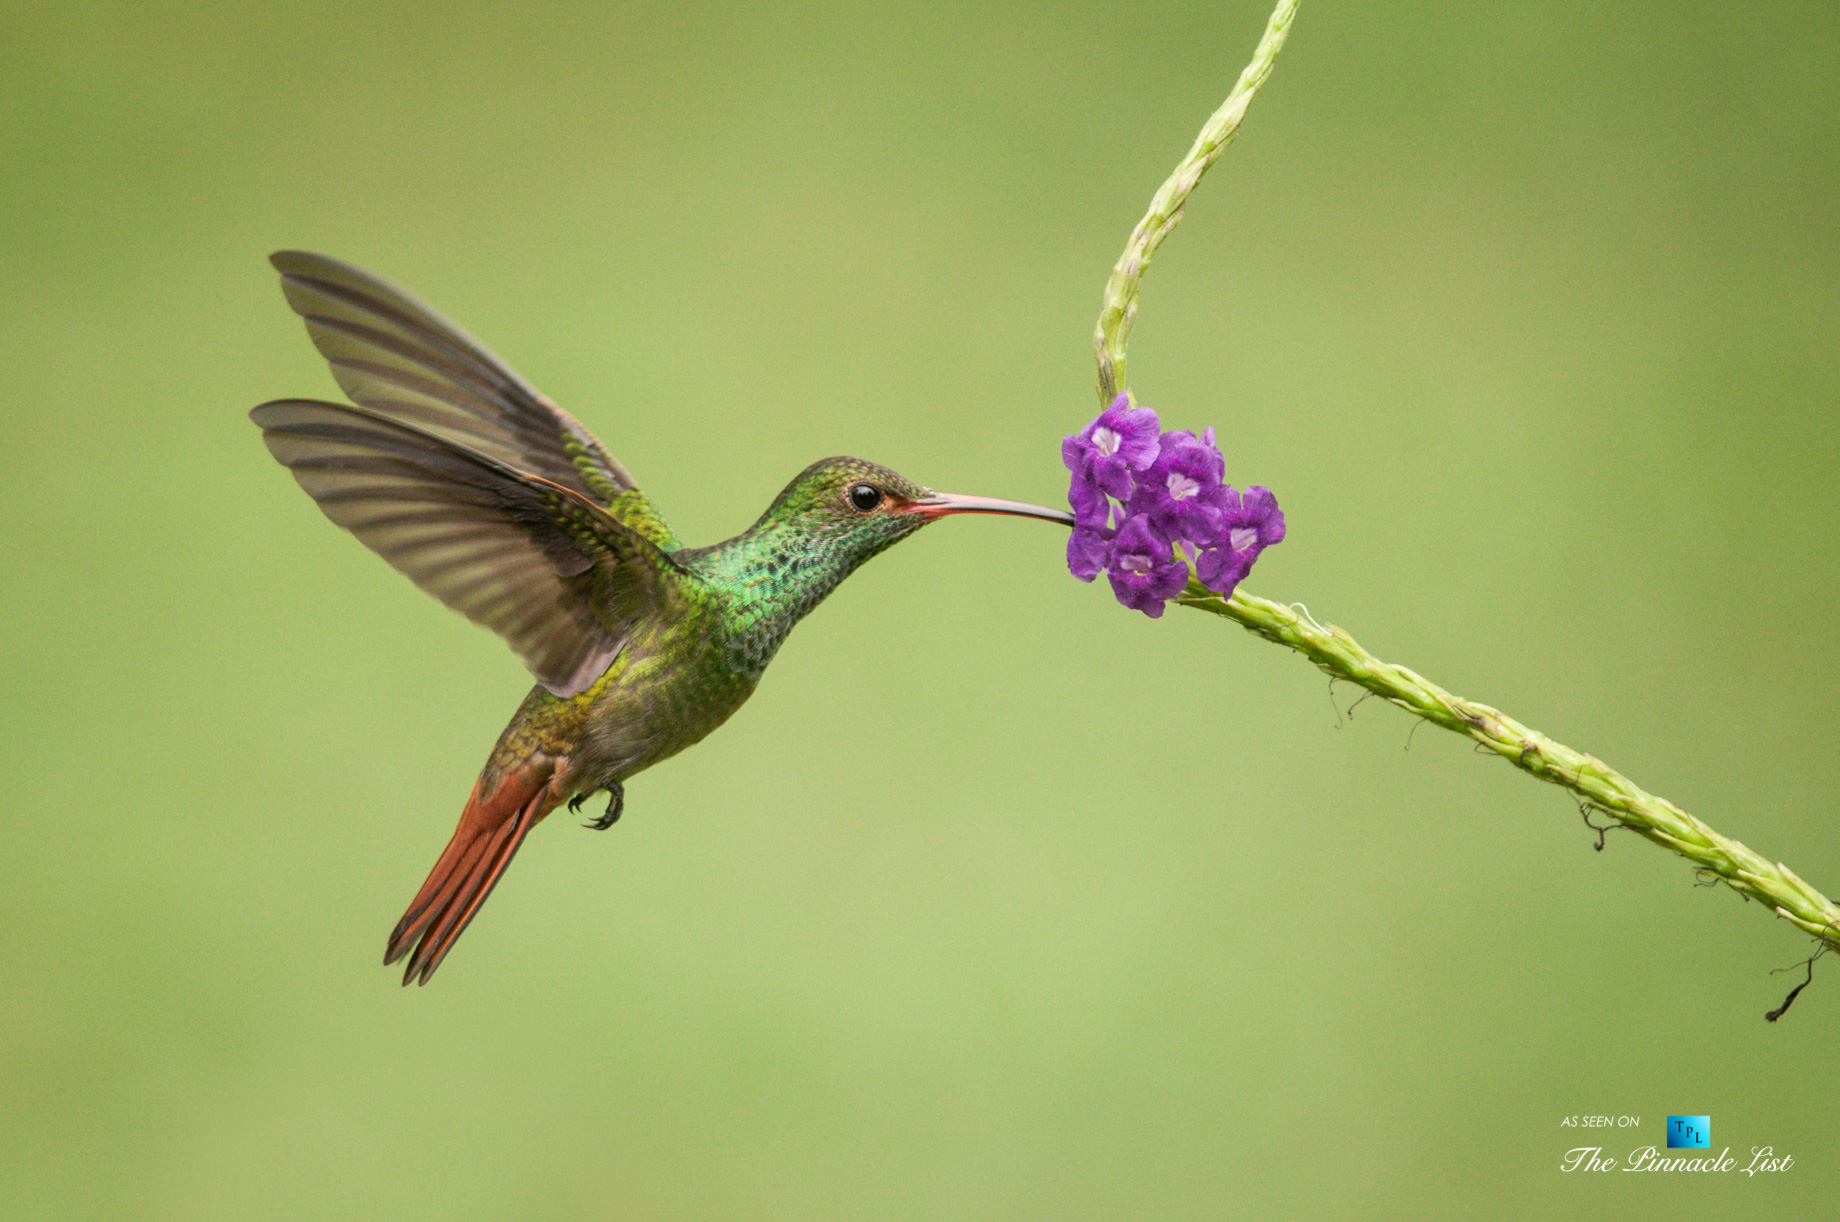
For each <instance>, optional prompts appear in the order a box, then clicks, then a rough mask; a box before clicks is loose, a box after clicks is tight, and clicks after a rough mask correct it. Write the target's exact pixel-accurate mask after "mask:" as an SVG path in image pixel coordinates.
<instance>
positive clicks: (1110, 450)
mask: <svg viewBox="0 0 1840 1222" xmlns="http://www.w3.org/2000/svg"><path fill="white" fill-rule="evenodd" d="M1092 439H1093V445H1094V446H1096V447H1098V450H1099V453H1101V454H1103V455H1105V456H1106V457H1107V458H1110V457H1111V456H1112V455H1114V454H1116V453H1118V447H1119V446H1120V445H1122V444H1123V443H1124V438H1122V437H1120V436H1119V435H1118V434H1117V433H1114V432H1113V431H1112V430H1111V429H1094V430H1093V438H1092Z"/></svg>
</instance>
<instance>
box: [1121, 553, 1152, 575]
mask: <svg viewBox="0 0 1840 1222" xmlns="http://www.w3.org/2000/svg"><path fill="white" fill-rule="evenodd" d="M1118 567H1119V568H1121V569H1123V570H1124V571H1125V572H1127V573H1148V572H1149V571H1150V557H1148V556H1138V555H1125V556H1120V557H1119V558H1118Z"/></svg>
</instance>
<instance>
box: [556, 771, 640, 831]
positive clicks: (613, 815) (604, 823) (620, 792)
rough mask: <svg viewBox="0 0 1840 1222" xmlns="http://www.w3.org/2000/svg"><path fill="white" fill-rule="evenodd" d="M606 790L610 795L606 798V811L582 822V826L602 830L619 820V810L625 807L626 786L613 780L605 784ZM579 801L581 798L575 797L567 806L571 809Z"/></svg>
mask: <svg viewBox="0 0 1840 1222" xmlns="http://www.w3.org/2000/svg"><path fill="white" fill-rule="evenodd" d="M607 792H608V794H610V795H611V796H610V797H609V798H608V800H607V813H606V814H604V815H602V816H601V817H600V818H598V819H596V820H594V821H593V822H592V823H584V824H582V826H583V827H591V828H593V829H594V830H595V831H597V832H604V831H606V830H607V829H608V828H610V827H612V826H613V825H614V824H616V823H618V822H619V821H620V812H621V811H623V810H625V809H626V787H625V786H624V785H621V784H620V783H619V782H618V781H615V782H614V783H613V784H611V785H609V786H607ZM580 801H581V799H580V798H577V799H576V800H575V801H574V802H571V803H569V808H570V809H571V810H573V809H574V808H575V805H576V803H578V802H580Z"/></svg>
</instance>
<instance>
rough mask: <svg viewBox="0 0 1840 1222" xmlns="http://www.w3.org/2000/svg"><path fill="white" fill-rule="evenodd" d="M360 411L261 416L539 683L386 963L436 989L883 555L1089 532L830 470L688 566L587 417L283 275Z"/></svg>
mask: <svg viewBox="0 0 1840 1222" xmlns="http://www.w3.org/2000/svg"><path fill="white" fill-rule="evenodd" d="M269 261H270V262H271V263H273V264H274V267H275V270H276V271H278V272H280V273H281V287H282V291H283V293H284V294H285V295H286V297H287V302H288V305H289V306H290V307H292V309H293V310H294V312H295V313H296V314H298V315H300V317H301V318H302V319H303V320H305V322H306V325H307V334H308V335H309V336H310V337H311V338H312V340H313V343H314V345H315V346H316V347H317V348H318V349H319V351H320V354H321V355H322V356H324V357H325V358H326V360H327V361H328V362H329V363H330V364H331V366H332V375H333V377H334V379H335V380H336V381H337V382H338V384H339V387H340V389H341V390H343V391H344V392H345V394H346V396H347V397H349V398H350V399H351V401H352V405H346V404H339V403H327V402H321V401H317V400H312V399H277V400H274V401H272V402H269V403H264V404H262V405H261V406H260V407H257V408H255V409H254V410H252V411H251V412H250V413H249V415H250V419H252V420H253V421H255V423H256V424H257V425H258V426H259V427H260V428H261V429H262V438H263V440H264V441H265V442H266V443H267V445H268V449H269V452H270V453H271V454H273V455H274V456H275V458H276V460H277V461H279V462H280V463H281V465H282V466H284V467H286V468H287V469H288V470H289V471H291V472H292V473H293V475H294V478H295V480H296V481H297V482H298V483H299V484H300V486H301V487H302V488H303V489H305V490H306V493H307V495H308V496H310V497H312V498H313V499H314V501H315V502H317V503H318V505H319V507H320V510H321V511H322V512H323V513H324V514H325V515H326V516H327V517H328V518H331V519H332V521H333V522H335V523H337V524H338V525H339V526H342V527H344V528H345V529H346V530H348V531H350V532H351V533H352V534H354V535H356V536H357V537H358V539H359V541H360V542H362V543H363V544H364V545H365V546H366V547H369V548H370V549H371V550H372V551H374V552H376V553H377V554H378V555H379V556H382V557H383V558H384V559H385V560H386V561H388V562H389V563H390V565H391V566H392V567H394V568H395V569H397V570H398V571H399V572H401V573H402V574H403V575H404V576H406V577H408V578H409V580H410V581H413V582H414V583H415V584H416V585H418V586H420V587H421V588H422V589H423V590H425V591H427V592H428V593H430V594H432V595H434V596H435V597H436V598H438V599H440V600H441V601H442V602H443V603H445V604H447V606H448V607H450V608H452V609H453V610H455V611H458V612H460V613H461V614H462V615H464V616H466V617H467V618H468V619H470V620H472V621H473V622H475V623H477V624H483V625H484V626H485V627H487V628H490V629H491V630H492V631H494V632H496V633H498V634H499V635H500V636H502V637H503V638H504V639H505V642H506V643H507V644H508V645H510V646H511V648H512V650H513V651H514V652H515V653H516V654H517V655H518V657H519V658H521V659H522V660H523V662H524V664H525V666H527V667H529V669H530V672H531V674H532V675H533V676H535V678H536V680H537V682H536V686H535V687H533V688H531V690H530V694H529V695H528V696H526V697H525V698H524V702H523V704H521V705H519V706H518V710H517V712H516V714H514V715H513V716H512V718H511V723H510V724H509V725H508V726H506V727H505V732H504V733H503V734H502V735H500V736H499V739H498V743H497V745H496V746H494V747H493V748H492V753H491V755H490V756H489V757H488V758H487V759H486V764H485V767H484V769H482V770H481V771H480V774H479V778H478V780H476V781H475V782H474V783H473V790H472V793H471V795H470V796H469V797H468V798H467V801H466V807H465V809H464V810H463V811H462V812H461V815H460V825H459V827H458V828H457V829H456V830H455V832H454V835H453V839H452V840H450V841H449V842H448V845H447V848H446V850H445V851H444V852H443V853H442V854H441V857H440V859H439V860H438V861H437V862H436V863H435V866H434V869H433V871H432V872H430V874H429V875H428V880H427V881H426V882H425V883H423V884H422V888H421V890H420V891H418V892H417V893H416V895H415V899H414V900H413V901H412V902H411V903H410V905H409V908H408V911H407V912H405V913H404V914H403V918H402V920H401V921H399V922H397V925H396V928H395V929H393V930H392V931H391V932H390V937H389V942H388V944H387V946H386V948H385V951H384V958H383V961H384V963H385V964H386V965H388V964H392V963H395V962H396V961H398V960H399V959H401V958H403V956H405V955H407V956H408V959H409V962H408V965H407V967H406V968H405V969H404V971H403V984H405V985H407V984H409V983H410V982H411V981H414V982H416V983H418V984H426V983H427V982H428V980H429V978H430V977H431V976H433V975H434V973H435V970H436V969H437V968H439V967H440V966H441V963H442V961H443V960H445V959H446V957H447V954H448V952H449V951H450V950H452V949H453V946H454V942H455V941H456V940H457V939H458V938H459V937H460V935H461V934H462V933H463V932H465V930H466V927H467V926H468V925H469V924H470V923H471V922H472V920H473V918H474V917H475V916H476V915H478V912H479V908H480V905H482V904H484V903H485V901H486V897H487V896H489V895H491V893H492V889H493V888H494V887H495V886H497V885H498V881H499V879H500V878H501V877H502V876H503V875H504V872H505V869H506V867H507V866H509V865H510V864H511V859H512V858H513V857H514V856H516V855H517V851H518V847H519V846H520V845H522V844H523V842H524V838H525V837H526V836H528V835H529V834H530V830H531V829H532V828H534V827H535V826H536V825H537V824H538V823H541V822H542V821H543V819H544V818H545V817H546V816H547V815H549V814H550V813H551V812H552V811H554V810H555V809H556V808H557V807H558V806H560V805H562V804H563V803H565V802H566V803H568V806H569V809H570V810H571V811H577V812H578V811H579V810H580V808H581V804H582V803H583V802H584V801H585V800H587V799H588V798H590V797H592V796H593V795H594V794H596V793H600V792H602V791H605V792H606V793H607V795H608V804H607V808H606V811H605V813H603V814H602V815H600V816H599V817H598V818H595V819H593V820H592V821H591V822H590V823H588V824H587V826H589V827H592V828H595V829H598V830H602V831H604V830H606V829H607V828H609V827H611V826H613V824H614V823H615V822H616V821H617V820H618V819H619V817H620V813H621V811H622V810H623V809H624V807H625V802H626V790H625V783H626V781H628V780H629V779H630V778H631V777H633V776H634V775H635V774H636V773H639V772H642V771H644V770H645V769H646V768H649V767H651V766H652V765H653V764H656V763H658V762H659V761H660V760H664V759H668V758H670V757H671V756H673V755H676V754H677V753H678V752H679V751H682V750H684V748H686V747H689V746H691V745H693V744H694V743H696V742H699V741H700V740H701V739H703V738H704V737H705V736H706V735H708V734H709V733H710V732H711V731H713V730H714V729H715V728H716V727H717V726H719V725H721V724H722V723H723V722H724V721H727V720H728V718H729V717H730V716H731V715H732V714H733V713H734V712H735V710H736V709H738V708H740V707H741V706H742V704H743V703H745V702H746V700H747V698H748V697H749V696H750V695H752V694H753V692H754V688H755V686H756V685H758V684H759V682H760V677H761V675H762V674H763V673H764V672H765V671H766V668H767V663H769V662H771V661H772V660H773V655H774V654H775V652H777V651H778V649H779V647H780V645H781V644H782V643H783V642H784V641H785V639H786V636H787V634H788V633H789V632H791V631H792V627H793V625H794V624H796V623H798V622H799V620H801V619H803V618H804V617H805V616H806V615H807V614H808V613H809V612H810V611H811V610H812V608H814V607H816V606H817V605H818V604H819V603H820V602H822V601H823V600H824V598H825V597H826V596H827V595H828V594H830V592H831V591H832V590H834V589H836V588H837V586H838V584H839V583H841V582H842V581H843V579H844V578H846V577H848V576H849V575H850V574H851V573H853V572H855V571H856V568H857V567H858V566H859V565H861V564H862V563H863V562H864V561H865V560H868V559H869V558H870V557H871V556H874V555H875V554H876V553H878V552H880V551H883V550H884V549H886V548H888V547H890V546H892V545H894V544H896V543H899V542H900V541H901V540H902V539H905V538H906V537H907V536H909V535H911V534H913V533H914V532H915V531H917V530H919V529H920V528H921V527H922V526H925V525H927V524H928V523H930V522H934V521H937V520H938V519H939V518H942V517H946V516H947V515H950V514H960V513H986V514H1009V515H1014V516H1017V517H1026V518H1039V519H1042V520H1044V521H1048V522H1058V523H1061V524H1062V525H1065V526H1071V525H1073V516H1072V515H1071V514H1068V513H1065V512H1063V511H1061V510H1058V509H1049V508H1046V507H1044V506H1041V505H1030V504H1025V503H1022V502H1019V501H1004V500H995V499H992V498H988V497H975V496H955V495H951V494H948V493H939V492H934V491H933V490H932V489H930V488H924V487H922V486H920V485H919V484H916V483H914V482H913V481H912V480H909V479H907V478H905V477H904V476H901V475H899V474H897V473H896V472H894V471H891V470H889V469H888V468H887V467H883V466H878V465H877V464H875V463H872V462H866V461H864V460H863V459H860V458H847V457H839V458H825V459H820V460H819V461H817V462H815V463H812V464H811V465H810V466H809V467H807V468H805V470H803V471H801V472H800V473H799V474H798V475H797V476H795V477H794V478H793V480H792V482H791V483H789V484H787V485H786V488H785V490H784V491H783V492H781V493H780V494H779V496H777V497H776V498H774V501H773V503H772V504H771V505H769V506H768V507H767V510H766V512H765V513H763V514H762V515H761V516H760V520H759V521H757V522H755V523H754V524H753V525H752V526H751V527H749V528H748V529H747V530H746V531H744V532H743V533H741V534H739V535H736V536H735V537H734V538H732V539H728V540H726V541H724V542H721V543H717V544H715V545H713V546H710V547H686V546H685V545H684V544H683V543H681V542H680V541H679V540H678V538H677V536H676V534H675V533H674V532H673V531H672V530H671V527H670V526H669V524H667V523H666V521H665V519H664V517H663V515H661V514H660V513H659V512H658V510H657V509H656V508H655V507H654V506H653V505H652V502H651V501H650V500H649V499H648V498H647V497H646V495H645V493H643V492H641V491H640V490H639V486H638V485H637V484H636V483H635V482H634V481H633V478H632V476H631V475H630V474H628V473H627V470H626V468H625V467H623V466H621V465H620V463H619V461H618V460H616V459H615V458H614V457H613V456H612V455H611V454H609V453H608V452H607V450H606V448H605V447H603V446H602V445H601V443H600V442H599V441H597V440H596V439H595V437H594V435H593V434H592V433H590V432H588V430H587V429H586V428H584V427H583V426H582V425H581V423H580V422H579V421H577V420H576V419H575V417H573V416H571V415H570V414H569V413H567V412H565V411H563V410H562V409H561V408H560V407H558V406H556V404H555V403H554V402H552V401H551V400H550V399H549V398H548V397H547V396H545V395H543V394H541V393H540V392H538V391H537V390H535V389H534V388H532V387H531V386H530V385H529V384H528V383H527V382H525V381H524V380H523V379H522V378H520V377H519V376H518V375H517V374H515V373H513V372H512V371H511V369H510V368H509V367H508V366H506V365H505V363H504V362H502V361H500V360H499V359H498V358H497V357H496V356H494V355H492V353H491V352H489V351H488V350H487V349H486V348H485V347H484V346H483V345H482V344H480V343H479V342H478V341H477V340H475V339H473V338H472V337H471V336H470V335H468V334H467V333H466V332H465V331H463V330H461V329H460V328H459V327H457V326H455V325H454V324H453V323H451V322H449V321H447V320H446V319H445V318H443V317H442V316H441V315H439V314H437V313H436V312H435V311H434V310H432V309H430V308H429V307H428V306H426V305H423V304H422V303H421V302H419V301H417V300H416V299H415V298H413V297H411V296H409V295H408V294H407V293H404V292H402V291H400V290H398V289H396V288H393V287H392V286H390V285H388V284H386V283H384V282H383V281H381V280H379V279H377V278H376V277H374V276H371V275H369V274H368V273H366V272H362V271H360V270H358V269H357V268H355V267H352V266H350V265H349V264H346V263H341V262H338V261H337V260H334V259H329V258H326V257H325V256H323V255H316V254H308V253H305V252H302V251H281V252H278V253H276V254H274V255H272V256H270V260H269Z"/></svg>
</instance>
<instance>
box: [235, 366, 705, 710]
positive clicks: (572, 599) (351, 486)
mask: <svg viewBox="0 0 1840 1222" xmlns="http://www.w3.org/2000/svg"><path fill="white" fill-rule="evenodd" d="M249 418H250V419H252V420H254V421H255V422H256V423H257V424H258V425H260V426H261V427H262V438H263V440H264V441H266V442H267V443H268V448H269V451H270V453H272V454H274V456H275V458H276V459H277V460H279V461H280V463H281V464H282V465H283V466H285V467H287V468H288V469H289V470H290V471H292V472H293V473H294V478H295V479H296V480H298V481H299V483H300V486H301V487H302V488H304V489H306V491H307V495H309V496H311V497H312V498H313V499H314V500H315V501H317V502H319V507H320V509H321V510H322V511H324V513H325V515H326V516H327V517H329V518H331V519H332V520H333V521H334V522H337V523H338V524H339V525H340V526H343V527H344V528H345V529H346V530H349V531H350V532H351V533H352V534H354V535H356V536H358V538H359V539H360V540H362V541H363V542H364V544H365V546H367V547H369V548H370V549H371V550H372V551H374V552H376V553H377V554H378V555H380V556H382V557H383V558H384V559H385V560H388V561H389V562H390V563H391V564H392V565H394V566H395V567H396V568H397V569H398V570H400V571H401V572H402V573H403V574H404V575H406V576H407V577H408V578H409V580H411V581H413V582H415V584H416V585H418V586H420V587H421V588H422V589H424V590H426V591H428V593H430V594H432V595H434V596H435V597H436V598H438V599H440V600H441V601H442V602H444V603H446V604H447V605H448V606H449V607H452V608H453V609H454V610H456V611H458V612H460V613H461V614H462V615H465V616H466V617H467V618H468V619H470V620H472V621H474V622H475V623H478V624H483V625H485V626H486V627H488V628H490V629H492V630H493V631H494V632H497V633H498V634H499V635H500V636H503V637H504V638H505V640H506V641H507V642H509V643H510V645H511V648H512V649H514V650H516V651H517V653H518V656H519V657H521V658H523V659H524V664H525V665H526V666H528V667H530V670H531V673H532V674H534V675H536V677H537V681H538V682H539V683H541V684H542V685H543V686H544V687H547V688H548V689H549V690H550V691H552V692H554V693H556V695H558V696H563V697H568V696H574V695H578V694H580V693H581V692H582V691H583V690H585V689H586V688H587V687H588V686H590V685H591V684H592V683H593V682H594V681H595V680H596V679H597V678H599V677H600V675H601V674H602V673H603V672H604V671H605V670H606V669H607V666H608V664H609V663H611V662H612V661H613V659H614V657H615V656H616V655H617V654H618V653H619V651H620V649H621V647H622V646H623V645H624V644H625V643H626V640H627V638H628V637H629V636H630V635H631V632H632V628H633V624H634V623H635V622H636V621H637V620H638V618H639V617H640V616H641V615H643V614H644V613H645V612H646V611H647V610H649V609H655V608H659V607H661V606H665V605H668V604H669V602H670V601H672V600H673V599H674V597H675V586H676V581H677V578H678V576H679V575H680V574H681V573H682V569H681V567H680V566H679V565H678V563H677V562H676V561H675V560H673V559H672V558H671V557H670V556H669V555H667V554H666V553H665V552H663V551H662V550H660V549H659V548H658V546H657V545H656V544H654V543H653V542H652V541H651V540H649V539H647V538H645V536H643V535H642V534H640V533H639V532H638V531H636V530H634V529H633V528H632V527H630V526H628V525H627V524H626V523H624V522H622V521H620V520H619V519H618V518H616V517H614V516H613V515H612V514H610V513H608V512H607V511H606V510H605V509H603V508H601V507H600V506H599V505H597V504H595V503H594V502H593V501H592V500H590V499H589V498H588V497H587V496H585V495H583V494H582V493H581V492H580V491H579V490H578V489H575V488H570V487H567V486H565V485H563V484H561V483H560V482H557V481H552V480H549V479H547V478H545V477H543V476H539V475H532V474H528V473H526V472H523V471H519V470H516V469H514V468H513V467H511V466H509V465H507V464H506V463H504V462H502V461H501V460H499V459H498V458H496V457H494V456H492V455H490V454H487V453H484V452H482V451H481V450H478V449H474V448H472V447H470V446H467V445H462V444H461V443H460V442H458V441H456V440H453V439H451V438H449V437H446V436H442V435H440V434H438V433H436V432H435V431H433V430H432V429H424V428H421V427H418V426H416V425H413V424H409V423H406V422H404V421H401V420H393V419H390V418H389V417H387V416H385V415H384V414H383V413H381V412H379V411H375V410H372V409H369V408H362V407H346V406H344V405H342V404H337V403H318V402H314V401H312V400H309V399H280V400H277V401H275V402H273V403H264V404H263V405H262V406H260V407H258V408H256V409H255V410H254V411H252V412H250V413H249Z"/></svg>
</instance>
